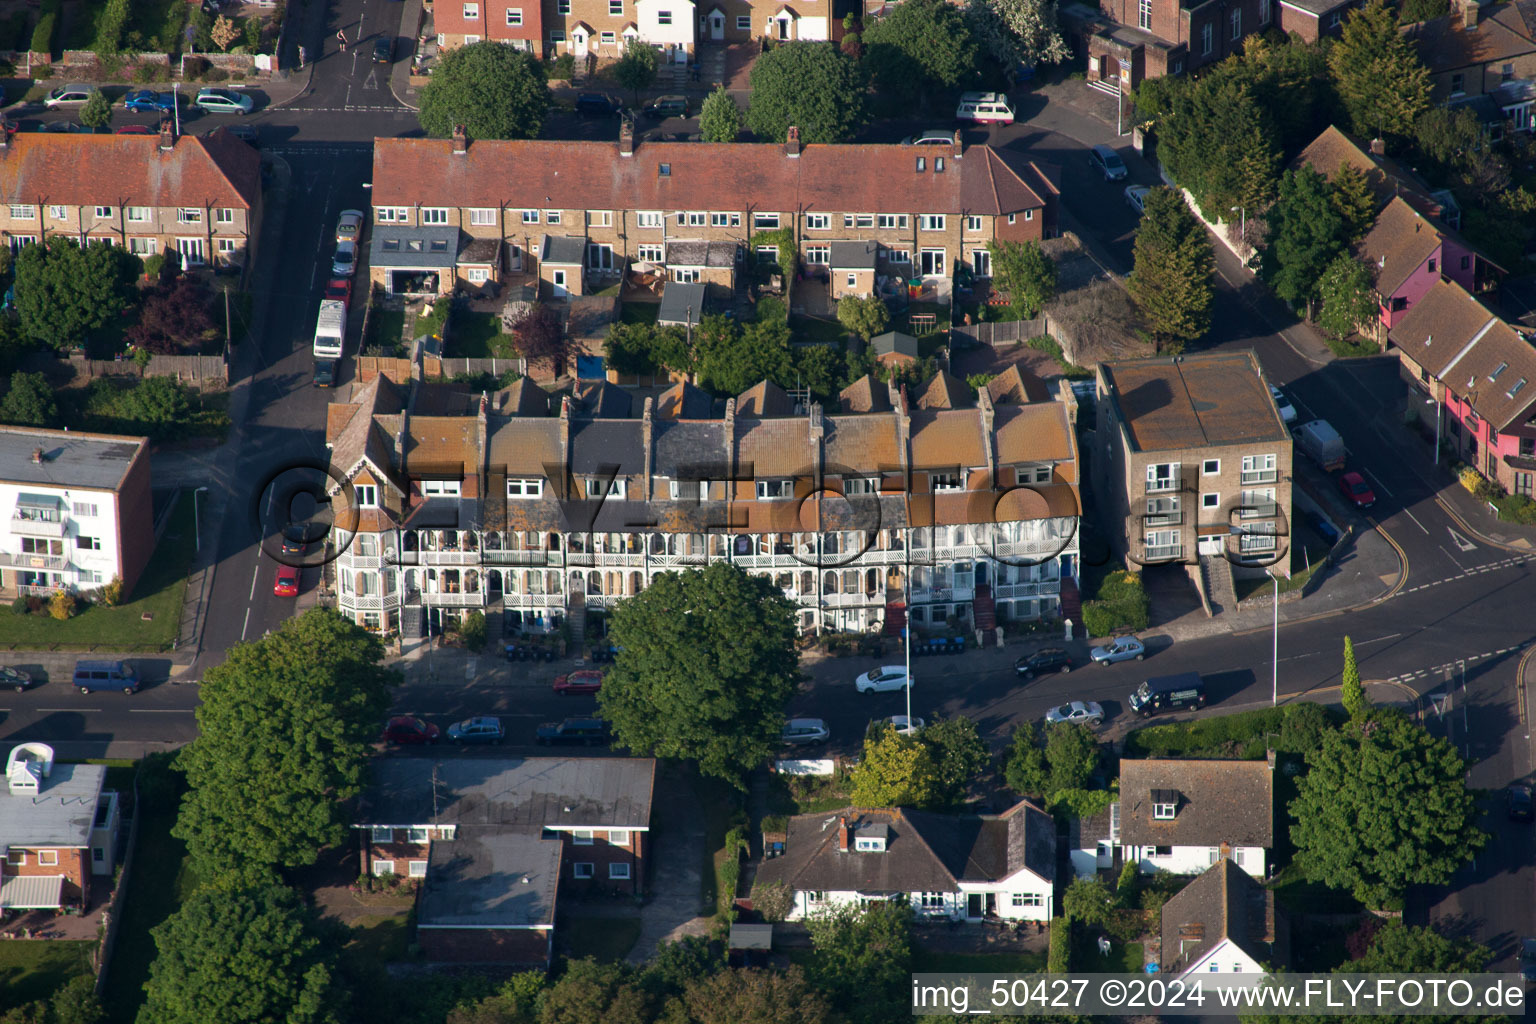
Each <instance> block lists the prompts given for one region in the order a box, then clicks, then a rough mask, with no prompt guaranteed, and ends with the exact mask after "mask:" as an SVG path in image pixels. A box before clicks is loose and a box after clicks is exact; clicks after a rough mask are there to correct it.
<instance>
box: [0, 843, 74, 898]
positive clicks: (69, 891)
mask: <svg viewBox="0 0 1536 1024" xmlns="http://www.w3.org/2000/svg"><path fill="white" fill-rule="evenodd" d="M12 849H14V847H13V848H12ZM42 849H44V850H47V851H49V852H50V853H56V854H58V858H59V862H58V863H57V864H40V863H38V849H36V848H33V849H28V850H26V851H25V852H26V855H27V862H26V863H25V864H12V863H11V862H10V861H9V860H7V861H6V862H5V864H4V867H3V868H0V871H3V873H4V874H5V875H7V876H13V877H19V876H32V875H44V876H50V877H51V876H54V875H63V876H64V888H63V891H62V892H61V893H60V899H62V900H63V901H64V905H65V906H81V905H83V904H84V903H85V902H86V901H87V900H88V899H89V897H90V892H91V869H90V861H89V860H88V857H89V853H88V852H87V851H86V850H83V849H71V848H69V847H65V848H63V849H58V848H55V847H52V846H47V847H42Z"/></svg>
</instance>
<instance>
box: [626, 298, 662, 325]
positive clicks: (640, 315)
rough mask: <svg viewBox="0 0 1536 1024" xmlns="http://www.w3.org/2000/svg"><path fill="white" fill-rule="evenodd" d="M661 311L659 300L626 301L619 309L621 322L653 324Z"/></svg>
mask: <svg viewBox="0 0 1536 1024" xmlns="http://www.w3.org/2000/svg"><path fill="white" fill-rule="evenodd" d="M660 313H661V303H659V302H626V303H624V305H623V306H622V307H621V308H620V309H619V323H621V324H653V323H655V322H656V317H657V316H658V315H659V314H660Z"/></svg>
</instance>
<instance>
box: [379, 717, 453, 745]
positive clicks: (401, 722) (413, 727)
mask: <svg viewBox="0 0 1536 1024" xmlns="http://www.w3.org/2000/svg"><path fill="white" fill-rule="evenodd" d="M442 733H443V731H442V730H441V729H439V728H438V727H437V726H435V725H433V724H432V723H431V722H423V721H422V720H421V719H419V718H413V717H411V716H410V715H400V716H398V717H396V718H391V719H390V720H389V722H388V723H386V724H385V726H384V742H385V743H398V744H400V745H402V746H408V745H410V744H413V743H415V744H422V743H436V742H437V738H438V737H439V736H441V735H442Z"/></svg>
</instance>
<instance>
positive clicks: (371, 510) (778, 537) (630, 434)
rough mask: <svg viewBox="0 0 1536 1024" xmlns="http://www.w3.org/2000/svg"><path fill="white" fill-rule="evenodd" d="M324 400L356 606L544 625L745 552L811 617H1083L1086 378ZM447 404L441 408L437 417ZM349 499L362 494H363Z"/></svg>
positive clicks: (404, 624) (376, 614)
mask: <svg viewBox="0 0 1536 1024" xmlns="http://www.w3.org/2000/svg"><path fill="white" fill-rule="evenodd" d="M353 387H354V393H352V394H350V395H346V396H344V398H343V400H342V401H340V402H337V403H335V404H333V405H332V406H331V407H330V410H329V419H328V424H327V432H326V437H327V443H328V445H329V447H330V450H331V465H332V468H333V470H334V471H335V478H336V479H338V480H344V481H346V482H347V484H348V485H350V486H346V487H343V486H340V485H338V486H337V487H336V490H337V503H338V508H339V509H341V512H340V514H339V518H338V523H339V524H340V525H341V526H342V527H343V529H342V530H340V531H337V532H335V533H333V537H334V538H335V542H336V543H337V546H338V549H339V550H338V555H337V558H336V559H335V561H334V562H333V563H332V565H333V566H334V569H333V570H329V571H333V572H334V573H335V577H334V580H333V581H332V583H333V585H334V586H335V588H336V595H337V604H338V608H339V609H340V611H341V612H342V613H343V614H345V615H347V616H348V617H350V618H353V619H354V621H357V622H358V623H360V624H361V625H364V626H366V627H368V628H371V629H382V630H391V631H392V630H395V629H399V630H401V632H402V634H403V635H405V636H419V635H421V633H422V631H423V630H424V629H426V628H428V627H429V626H430V627H432V628H438V627H441V626H443V625H446V624H448V623H451V622H452V621H454V620H455V619H457V617H458V616H460V615H461V614H463V613H465V612H467V611H469V610H472V609H491V610H493V609H496V608H501V609H503V610H506V611H510V612H514V613H515V614H516V616H517V617H518V619H519V620H520V622H521V623H522V624H523V625H525V626H529V627H532V628H540V627H543V628H549V627H551V626H553V625H555V624H556V623H559V622H561V621H564V620H566V619H567V618H569V619H570V621H571V624H572V628H573V631H576V630H584V625H585V616H586V613H587V609H589V608H594V607H596V608H606V607H609V606H611V605H613V604H614V603H616V602H617V601H619V600H622V599H623V598H625V597H630V596H633V595H634V594H636V593H638V592H639V591H640V590H642V589H643V588H644V587H645V586H646V585H647V584H648V583H649V582H650V580H651V578H652V576H653V575H654V574H655V573H658V572H663V571H667V570H673V569H682V568H687V567H701V566H704V565H706V564H709V563H712V562H715V561H721V560H724V561H729V562H733V563H735V564H738V565H741V566H743V567H744V568H746V569H748V570H749V571H751V572H754V573H759V574H762V575H765V576H768V577H770V578H772V579H773V580H774V581H775V582H776V583H777V584H778V585H779V586H780V587H781V588H782V589H783V591H784V593H785V594H786V595H787V596H788V597H789V598H790V599H791V600H793V601H794V602H795V603H796V604H797V605H798V606H799V608H800V618H799V625H800V627H801V628H802V629H805V630H818V629H839V630H843V629H846V630H870V629H878V628H881V627H890V628H894V627H895V626H898V625H900V624H901V623H903V622H905V621H906V620H907V612H908V602H909V601H910V603H911V607H910V612H911V619H912V621H913V622H914V624H916V625H918V626H924V625H927V624H930V623H941V624H942V623H944V622H946V621H948V620H951V619H954V620H959V621H961V622H965V623H968V624H972V625H975V626H977V627H982V628H985V627H990V626H992V625H995V624H996V622H997V621H998V620H1009V619H1034V618H1038V617H1041V616H1050V615H1054V614H1056V613H1057V605H1058V602H1063V601H1065V602H1067V607H1068V608H1069V610H1070V611H1073V612H1075V611H1076V608H1075V602H1076V593H1077V592H1076V582H1075V581H1076V575H1077V554H1078V543H1077V528H1078V515H1079V508H1080V505H1079V493H1078V487H1079V476H1078V455H1077V447H1076V441H1075V435H1074V421H1075V418H1076V405H1075V403H1074V400H1073V398H1072V394H1071V390H1070V388H1066V389H1064V390H1062V391H1061V392H1060V393H1059V394H1057V395H1053V394H1051V393H1050V392H1049V391H1048V390H1047V389H1046V387H1045V385H1044V384H1043V383H1041V382H1040V381H1039V380H1038V379H1037V378H1034V377H1032V376H1029V375H1027V374H1025V373H1022V372H1021V371H1020V370H1019V369H1018V368H1017V367H1014V368H1012V369H1010V370H1009V371H1008V372H1006V373H1004V374H1002V375H1001V376H999V377H997V378H996V379H994V380H993V381H992V382H991V383H990V384H989V385H988V386H987V387H985V388H983V389H982V390H981V391H980V392H978V393H976V394H975V396H974V398H973V397H972V393H971V390H970V388H969V387H968V386H967V385H966V384H965V383H964V382H963V381H960V380H957V379H956V378H954V377H952V376H950V375H949V374H948V373H943V372H941V373H939V374H938V375H937V376H935V377H934V378H933V379H931V380H929V381H928V382H927V383H926V384H924V385H922V386H920V387H918V388H916V389H915V390H912V391H908V390H907V389H905V388H903V387H891V386H888V385H886V384H880V383H877V382H876V381H875V380H874V378H873V377H868V376H867V377H864V378H862V379H861V380H859V381H857V382H855V383H854V384H853V385H851V386H850V387H849V388H848V389H847V390H845V391H844V392H843V394H842V396H841V399H840V402H839V408H838V409H837V410H836V411H832V412H826V411H823V409H822V408H821V406H819V405H816V404H811V405H809V406H808V407H806V406H799V405H796V404H795V403H794V402H792V401H791V399H790V398H789V397H788V395H786V394H785V392H784V391H782V390H781V389H779V388H778V387H777V386H775V385H773V384H772V383H769V382H766V381H765V382H763V383H760V384H758V385H757V386H756V387H754V388H752V389H751V390H749V391H747V392H746V393H744V394H741V395H738V396H735V397H733V398H728V399H726V400H724V401H723V402H717V401H715V400H713V399H711V398H710V397H709V396H708V395H706V394H705V393H703V392H702V391H700V390H698V389H697V388H695V387H693V386H692V385H690V384H687V383H679V384H677V385H675V386H673V387H672V388H671V389H669V390H667V391H666V392H664V393H662V394H661V395H660V396H659V397H656V398H646V399H644V401H643V402H638V401H635V400H634V399H632V396H631V395H630V394H629V393H628V392H625V391H623V390H621V389H619V388H617V387H615V386H614V385H612V384H608V383H606V382H600V383H594V384H588V385H582V386H577V387H576V388H575V389H574V390H573V391H571V392H569V393H565V394H560V395H554V396H551V395H550V394H549V393H548V392H546V391H544V390H543V389H541V388H539V387H538V386H537V385H535V384H533V383H532V382H531V381H529V380H527V379H524V380H521V381H518V382H517V383H516V384H515V385H513V386H512V387H510V388H507V389H504V390H502V391H499V392H497V393H495V394H494V395H482V396H481V397H480V399H479V401H478V407H477V408H472V409H464V410H461V411H449V412H447V413H446V414H445V412H444V409H443V407H442V403H441V402H440V401H439V400H438V399H439V397H440V396H439V395H438V393H437V392H436V391H435V390H434V386H433V385H430V384H422V383H420V382H418V383H416V384H414V385H413V386H412V388H411V390H410V391H408V392H407V391H404V390H402V389H401V388H399V387H397V386H396V385H394V384H392V383H390V382H389V380H388V379H386V378H383V377H378V378H375V379H373V380H371V381H369V382H368V383H366V384H362V385H354V386H353ZM429 410H430V411H431V412H433V414H431V415H429V414H427V413H428V411H429ZM349 503H350V504H349Z"/></svg>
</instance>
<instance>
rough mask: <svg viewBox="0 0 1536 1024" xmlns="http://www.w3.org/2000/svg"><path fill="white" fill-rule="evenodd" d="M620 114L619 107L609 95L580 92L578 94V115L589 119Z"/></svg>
mask: <svg viewBox="0 0 1536 1024" xmlns="http://www.w3.org/2000/svg"><path fill="white" fill-rule="evenodd" d="M618 112H619V105H618V104H617V103H615V102H614V101H613V97H611V96H609V95H608V94H607V93H601V92H579V93H577V94H576V113H578V114H583V115H585V116H588V117H607V116H608V115H610V114H617V113H618Z"/></svg>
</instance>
